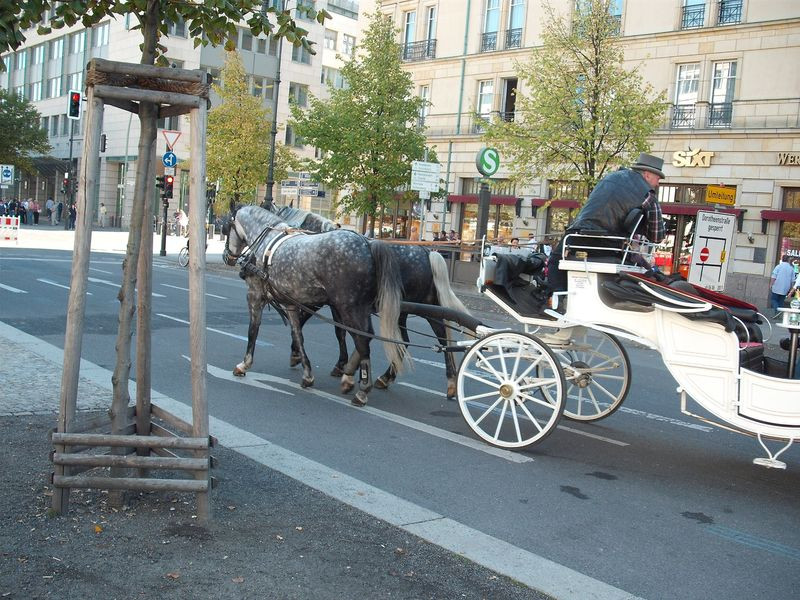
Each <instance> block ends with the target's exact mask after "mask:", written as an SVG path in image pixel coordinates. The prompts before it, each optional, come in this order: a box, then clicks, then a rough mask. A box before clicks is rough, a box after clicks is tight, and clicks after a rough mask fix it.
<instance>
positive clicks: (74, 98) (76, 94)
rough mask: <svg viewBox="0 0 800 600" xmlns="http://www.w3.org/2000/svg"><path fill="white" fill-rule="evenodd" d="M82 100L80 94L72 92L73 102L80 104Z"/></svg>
mask: <svg viewBox="0 0 800 600" xmlns="http://www.w3.org/2000/svg"><path fill="white" fill-rule="evenodd" d="M80 99H81V95H80V94H79V93H78V92H72V101H73V102H78V101H79V100H80Z"/></svg>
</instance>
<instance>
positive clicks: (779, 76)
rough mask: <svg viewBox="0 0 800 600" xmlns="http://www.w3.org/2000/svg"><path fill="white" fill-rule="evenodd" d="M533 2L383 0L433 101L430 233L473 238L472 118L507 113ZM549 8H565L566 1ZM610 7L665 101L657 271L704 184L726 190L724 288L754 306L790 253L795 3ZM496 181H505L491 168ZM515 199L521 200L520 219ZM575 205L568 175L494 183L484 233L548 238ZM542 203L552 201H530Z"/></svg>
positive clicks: (676, 244)
mask: <svg viewBox="0 0 800 600" xmlns="http://www.w3.org/2000/svg"><path fill="white" fill-rule="evenodd" d="M541 4H542V3H540V2H538V1H532V0H527V1H526V0H438V1H437V0H399V1H396V2H390V1H385V2H384V3H383V10H385V11H386V12H388V13H389V14H391V15H392V16H393V18H394V21H395V23H396V24H397V27H398V30H399V34H398V35H399V36H400V42H401V43H402V44H403V56H404V60H405V64H406V66H407V68H408V69H409V71H410V72H411V73H412V76H413V79H414V82H415V86H416V88H417V91H418V93H419V94H420V95H422V96H424V97H426V98H427V99H428V100H429V101H430V103H431V104H430V107H429V108H428V109H427V110H426V111H425V114H424V115H422V117H423V118H424V122H425V125H426V126H427V128H428V129H427V135H428V141H429V144H430V145H431V146H432V147H433V146H435V148H436V152H437V156H438V159H439V161H440V163H441V165H442V174H443V178H444V179H445V180H446V182H447V191H448V192H449V198H448V202H438V203H437V202H433V203H432V205H431V209H430V210H429V211H426V212H425V214H424V216H423V219H424V223H423V224H422V227H423V231H424V235H425V236H426V237H427V238H429V239H430V237H431V235H432V234H433V233H434V232H436V231H438V230H440V229H446V230H449V229H455V230H456V231H457V232H459V234H460V235H461V237H462V238H463V239H471V238H473V237H474V232H475V225H476V216H477V195H476V194H477V184H476V181H475V178H476V177H477V176H478V173H477V171H476V168H475V156H476V153H477V152H478V150H479V149H480V148H481V147H482V146H483V145H484V144H483V142H482V140H481V117H482V116H484V117H489V116H491V115H498V116H500V117H501V118H506V119H511V118H515V97H514V90H515V89H516V88H517V79H516V75H515V69H514V61H517V60H524V59H525V58H526V57H527V56H528V55H529V54H530V53H531V52H532V51H535V50H536V48H537V47H538V46H540V44H541V32H542V21H543V18H544V10H543V9H542V6H541ZM550 4H551V5H552V6H553V7H554V8H555V9H556V11H558V12H560V13H562V14H568V13H569V12H570V11H572V10H575V4H576V3H575V0H551V2H550ZM611 11H612V14H614V15H615V16H616V17H617V18H618V20H619V24H620V43H621V44H622V45H623V48H624V53H625V60H626V63H627V64H628V65H629V66H630V67H639V68H640V69H641V72H642V74H643V76H644V78H645V80H646V81H648V82H649V83H650V84H652V85H653V87H654V88H655V89H656V90H664V91H665V93H666V96H667V99H668V101H669V103H670V105H669V109H668V111H667V113H666V114H665V115H664V118H663V123H662V125H661V127H660V128H659V129H658V130H657V131H656V133H655V134H654V135H653V137H652V139H651V144H652V152H653V153H654V154H656V155H658V156H661V157H663V158H664V159H665V169H664V170H665V173H666V175H667V178H666V181H665V182H664V183H663V184H662V187H661V189H660V196H661V200H662V203H663V207H664V213H665V215H667V224H668V231H669V234H670V235H669V236H668V238H667V243H666V244H664V246H663V247H662V248H661V249H660V253H659V255H660V257H659V262H660V264H661V266H662V268H663V269H664V270H667V271H673V270H677V269H681V268H682V266H683V265H685V264H686V263H687V261H688V252H689V250H690V247H691V245H692V243H693V235H692V232H693V226H694V222H695V215H696V213H697V211H698V210H700V209H708V207H709V205H707V204H706V203H705V193H706V188H707V186H709V185H723V184H724V185H725V186H730V187H734V188H735V191H736V196H735V205H733V206H732V207H730V208H728V209H727V210H732V211H734V212H735V213H736V214H737V215H738V217H739V229H740V230H739V231H738V232H737V233H736V235H735V236H734V248H733V260H732V263H731V264H730V267H729V275H728V285H727V286H726V290H727V291H728V292H730V293H734V294H736V295H739V296H743V297H748V298H751V299H754V300H757V301H760V302H763V301H764V300H765V299H766V296H767V292H766V289H765V285H764V283H765V278H767V279H768V277H769V275H770V273H771V270H772V268H773V266H774V264H775V263H776V261H777V260H778V257H779V255H780V254H781V253H783V252H789V253H790V254H793V255H794V256H797V257H798V258H800V69H798V67H797V65H798V64H800V2H798V1H797V0H721V1H720V0H616V1H614V2H612V6H611ZM520 91H521V93H524V91H525V90H524V88H521V89H520ZM520 117H521V118H524V116H523V115H517V116H516V118H520ZM495 178H499V179H501V180H502V179H503V178H504V171H503V168H502V167H501V170H500V171H499V172H498V174H497V175H496V176H495ZM516 198H522V202H521V208H520V209H519V214H517V212H518V211H517V207H516V206H515V200H516ZM580 199H581V192H580V190H579V189H577V188H576V186H573V185H570V184H569V183H566V182H553V181H537V182H534V183H533V184H532V185H531V186H529V187H527V188H524V189H515V188H514V187H513V186H512V185H510V184H509V185H506V186H502V185H501V186H500V187H499V189H498V190H497V191H496V192H495V195H494V196H493V197H492V205H491V209H490V217H489V230H488V231H489V235H490V236H491V237H496V238H497V237H504V238H506V239H508V238H510V237H511V236H512V235H517V236H519V237H523V238H524V237H527V234H528V233H534V234H535V235H536V236H537V238H538V239H539V240H542V239H543V238H545V237H555V236H557V235H559V234H560V232H561V231H563V229H564V227H565V225H566V223H567V221H568V218H569V210H570V209H571V208H573V207H575V206H577V203H578V201H579V200H580ZM547 200H552V203H551V204H550V205H549V207H548V208H540V207H541V206H542V205H543V204H544V203H545V202H546V201H547ZM401 216H402V215H401ZM385 218H388V219H392V218H394V215H386V217H385ZM684 268H685V267H684Z"/></svg>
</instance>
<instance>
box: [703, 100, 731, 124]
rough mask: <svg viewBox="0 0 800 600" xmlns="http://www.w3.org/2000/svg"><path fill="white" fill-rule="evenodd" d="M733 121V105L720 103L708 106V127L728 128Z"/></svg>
mask: <svg viewBox="0 0 800 600" xmlns="http://www.w3.org/2000/svg"><path fill="white" fill-rule="evenodd" d="M732 120H733V103H732V102H720V103H717V104H709V105H708V126H709V127H730V126H731V122H732Z"/></svg>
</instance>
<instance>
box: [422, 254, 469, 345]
mask: <svg viewBox="0 0 800 600" xmlns="http://www.w3.org/2000/svg"><path fill="white" fill-rule="evenodd" d="M428 260H429V262H430V265H431V274H432V275H433V285H434V287H435V288H436V296H437V298H438V299H439V306H443V307H444V308H450V309H452V310H457V311H458V312H463V313H466V314H470V312H469V311H468V310H467V307H466V306H464V303H463V302H461V300H460V299H459V298H458V296H456V294H455V292H453V288H452V287H450V274H449V273H448V272H447V261H445V259H444V257H443V256H442V255H441V254H439V253H438V252H431V253H429V254H428ZM473 333H474V332H473ZM447 339H448V340H450V328H449V327H448V328H447Z"/></svg>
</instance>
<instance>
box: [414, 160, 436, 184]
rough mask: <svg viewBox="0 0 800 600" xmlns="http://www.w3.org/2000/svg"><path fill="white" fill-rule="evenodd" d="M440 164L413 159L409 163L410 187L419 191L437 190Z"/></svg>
mask: <svg viewBox="0 0 800 600" xmlns="http://www.w3.org/2000/svg"><path fill="white" fill-rule="evenodd" d="M441 172H442V165H440V164H439V163H433V162H423V161H421V160H415V161H414V162H412V163H411V189H412V190H417V191H419V192H438V191H439V178H440V175H441Z"/></svg>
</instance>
